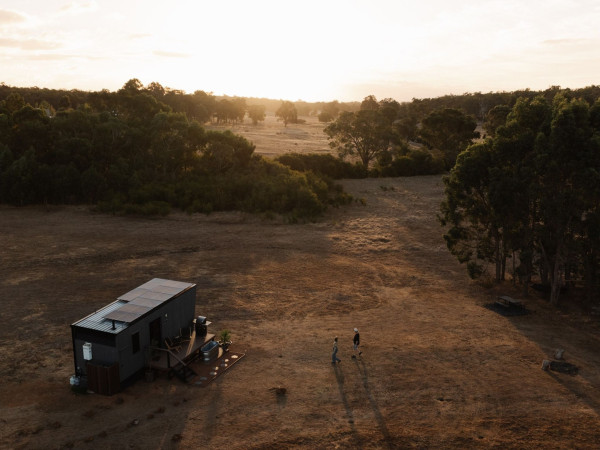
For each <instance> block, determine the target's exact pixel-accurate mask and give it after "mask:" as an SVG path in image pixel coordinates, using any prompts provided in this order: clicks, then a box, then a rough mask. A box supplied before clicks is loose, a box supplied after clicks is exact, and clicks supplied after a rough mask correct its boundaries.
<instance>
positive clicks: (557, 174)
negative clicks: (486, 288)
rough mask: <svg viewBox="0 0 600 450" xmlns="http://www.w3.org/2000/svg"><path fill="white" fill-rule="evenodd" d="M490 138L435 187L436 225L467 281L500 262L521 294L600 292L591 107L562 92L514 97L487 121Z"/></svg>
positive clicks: (597, 163)
mask: <svg viewBox="0 0 600 450" xmlns="http://www.w3.org/2000/svg"><path fill="white" fill-rule="evenodd" d="M486 124H487V128H486V130H487V131H488V133H489V136H488V137H487V138H486V139H485V140H484V141H482V142H478V143H475V144H473V145H470V146H469V147H468V148H467V149H466V150H465V151H464V152H462V153H460V154H459V155H458V157H457V160H456V165H455V166H454V167H453V168H452V170H451V171H450V173H449V175H448V176H447V177H445V178H444V183H445V200H444V202H443V204H442V208H441V214H440V219H441V222H442V224H443V225H444V226H446V227H447V232H446V234H445V236H444V237H445V239H446V242H447V245H448V248H449V250H450V251H451V252H452V253H453V254H454V255H455V256H456V257H457V258H458V260H459V261H460V262H462V263H466V265H467V269H468V271H469V274H470V275H471V276H472V277H478V276H481V275H482V274H484V273H486V272H487V271H489V269H491V272H492V273H493V276H494V278H495V279H496V280H497V281H500V280H502V279H504V277H505V273H506V270H507V263H508V264H509V269H510V265H512V272H513V279H514V280H519V281H520V282H521V283H522V285H523V289H524V294H525V295H526V294H527V288H528V286H529V284H530V282H531V281H532V279H533V277H536V279H537V280H539V281H540V283H541V284H542V285H544V286H548V287H549V291H550V301H551V303H553V304H557V303H558V301H559V296H560V292H561V290H563V289H565V288H569V287H574V286H576V285H578V284H579V285H583V286H584V288H585V293H586V296H587V299H588V300H591V299H592V298H596V299H597V295H598V292H599V287H600V284H599V282H600V259H599V258H600V209H599V208H600V101H599V100H598V99H597V97H596V98H595V99H594V98H593V96H592V97H591V98H588V97H581V98H574V97H573V96H572V95H571V93H570V92H568V91H565V92H556V93H555V95H553V96H552V97H549V96H547V95H537V96H534V97H530V96H525V97H521V98H518V99H517V100H516V102H515V103H514V105H512V106H509V105H497V106H496V107H494V108H492V109H491V110H490V111H489V113H488V121H487V123H486Z"/></svg>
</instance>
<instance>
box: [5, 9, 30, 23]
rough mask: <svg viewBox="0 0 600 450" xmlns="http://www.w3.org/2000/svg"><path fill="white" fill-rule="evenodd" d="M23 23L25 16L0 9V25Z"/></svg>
mask: <svg viewBox="0 0 600 450" xmlns="http://www.w3.org/2000/svg"><path fill="white" fill-rule="evenodd" d="M22 22H25V16H23V15H21V14H19V13H16V12H14V11H8V10H6V9H0V25H7V24H13V23H22Z"/></svg>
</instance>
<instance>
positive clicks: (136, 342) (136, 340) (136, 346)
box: [131, 332, 140, 354]
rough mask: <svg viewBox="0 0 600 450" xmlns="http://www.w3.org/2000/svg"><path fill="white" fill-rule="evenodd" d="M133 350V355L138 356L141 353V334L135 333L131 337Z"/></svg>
mask: <svg viewBox="0 0 600 450" xmlns="http://www.w3.org/2000/svg"><path fill="white" fill-rule="evenodd" d="M131 348H132V352H133V354H136V353H137V352H139V351H140V333H139V332H137V333H134V334H132V335H131Z"/></svg>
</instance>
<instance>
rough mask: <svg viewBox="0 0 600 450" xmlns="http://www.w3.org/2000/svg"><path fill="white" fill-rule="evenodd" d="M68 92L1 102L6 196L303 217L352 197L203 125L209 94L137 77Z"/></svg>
mask: <svg viewBox="0 0 600 450" xmlns="http://www.w3.org/2000/svg"><path fill="white" fill-rule="evenodd" d="M77 96H78V97H77V98H79V92H78V93H77ZM178 96H179V97H178ZM67 97H68V98H65V95H63V96H62V97H61V96H59V95H57V96H56V98H54V99H53V98H52V97H48V99H40V101H39V102H37V103H36V104H35V105H32V104H30V103H29V102H28V101H27V100H26V99H25V98H24V97H23V96H22V95H21V94H20V93H18V92H12V93H10V94H8V95H7V96H6V97H5V98H4V99H3V100H2V101H0V202H2V203H10V204H14V205H27V204H40V203H91V204H96V205H98V207H99V208H100V209H102V210H106V211H113V212H133V213H151V214H165V213H167V212H168V211H169V209H170V208H171V207H176V208H180V209H182V210H185V211H189V212H196V211H200V212H210V211H214V210H227V209H237V210H243V211H250V212H263V213H280V214H285V215H287V216H288V217H289V218H290V220H298V219H303V218H310V217H314V216H316V215H318V214H320V213H322V212H323V211H324V210H325V208H327V206H328V205H331V204H337V203H340V202H346V201H349V196H348V195H346V194H344V193H343V192H342V191H341V190H340V189H339V188H338V187H336V186H335V185H334V184H333V182H332V181H331V180H330V179H329V178H326V177H323V176H319V175H316V174H314V173H299V172H297V171H293V170H291V169H290V168H289V167H286V166H284V165H282V164H280V163H277V162H276V161H272V160H267V159H265V158H262V157H260V156H259V155H256V154H254V150H255V147H254V145H253V144H252V143H251V142H249V141H247V140H246V139H244V138H243V137H241V136H237V135H235V134H233V133H231V132H230V131H224V132H220V131H210V130H206V129H205V128H204V127H203V126H202V124H201V123H203V122H204V121H206V120H210V113H211V107H210V105H211V104H213V105H214V102H215V100H214V98H211V97H212V96H211V95H208V94H205V93H202V92H200V91H198V92H196V93H194V94H193V95H191V96H182V94H171V93H162V91H161V89H160V86H159V85H149V86H147V87H143V86H142V85H141V83H139V81H138V80H135V79H134V80H130V81H128V82H127V83H126V84H125V85H124V86H123V87H122V88H121V89H120V90H118V91H117V92H108V91H100V92H91V93H88V94H87V95H86V96H85V102H84V103H80V104H79V105H78V106H77V107H74V105H73V102H72V99H73V97H74V96H67ZM60 98H63V100H62V101H61V100H60ZM81 98H82V99H83V98H84V97H81ZM56 99H58V103H57V106H58V109H54V104H53V103H51V101H55V100H56ZM67 100H68V101H67ZM173 105H177V106H176V109H177V110H178V111H177V112H175V111H173V109H174V108H173Z"/></svg>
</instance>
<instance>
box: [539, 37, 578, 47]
mask: <svg viewBox="0 0 600 450" xmlns="http://www.w3.org/2000/svg"><path fill="white" fill-rule="evenodd" d="M588 41H589V40H588V39H569V38H567V39H546V40H545V41H543V42H542V44H544V45H579V44H587V43H588Z"/></svg>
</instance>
